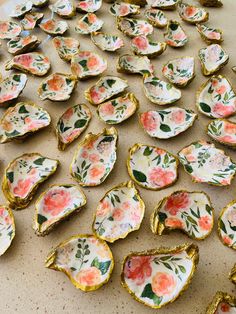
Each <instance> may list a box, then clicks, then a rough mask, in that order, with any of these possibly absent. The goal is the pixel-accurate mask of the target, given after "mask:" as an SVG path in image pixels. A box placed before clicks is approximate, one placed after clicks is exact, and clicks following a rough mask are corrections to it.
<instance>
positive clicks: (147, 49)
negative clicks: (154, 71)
mask: <svg viewBox="0 0 236 314" xmlns="http://www.w3.org/2000/svg"><path fill="white" fill-rule="evenodd" d="M166 46H167V45H166V43H165V42H154V41H152V40H151V39H149V38H148V37H146V36H143V35H140V36H135V37H134V38H133V39H132V40H131V49H132V51H133V53H134V54H136V55H138V56H147V57H148V58H155V57H157V56H159V55H161V54H162V53H163V52H164V51H165V50H166Z"/></svg>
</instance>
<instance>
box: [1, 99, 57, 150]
mask: <svg viewBox="0 0 236 314" xmlns="http://www.w3.org/2000/svg"><path fill="white" fill-rule="evenodd" d="M50 123H51V117H50V116H49V114H48V112H47V111H46V110H44V109H43V108H41V107H39V106H36V105H35V104H33V103H29V102H20V103H18V104H16V105H15V106H14V107H10V108H8V109H7V110H6V111H5V113H4V114H3V116H2V118H1V120H0V143H1V144H3V143H7V142H9V141H13V140H18V139H25V138H26V137H27V136H29V135H30V134H33V133H35V132H37V131H39V130H41V129H43V128H46V127H47V126H48V125H49V124H50Z"/></svg>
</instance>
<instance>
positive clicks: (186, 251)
mask: <svg viewBox="0 0 236 314" xmlns="http://www.w3.org/2000/svg"><path fill="white" fill-rule="evenodd" d="M198 260H199V254H198V247H197V246H196V245H194V244H184V245H182V246H178V247H174V248H166V247H161V248H159V249H153V250H149V251H144V252H132V253H130V254H129V255H128V256H126V257H125V259H124V262H123V265H122V273H121V283H122V286H123V287H124V288H126V290H127V291H128V292H129V293H130V294H131V296H132V297H133V298H134V299H135V300H136V301H138V302H140V303H142V304H144V305H147V306H149V307H151V308H154V309H159V308H161V307H163V306H165V305H166V304H168V303H172V302H174V301H175V300H176V299H177V298H178V297H179V296H180V295H181V294H182V293H183V291H184V290H186V289H187V288H188V286H189V284H190V282H191V280H192V277H193V275H194V273H195V270H196V267H197V264H198Z"/></svg>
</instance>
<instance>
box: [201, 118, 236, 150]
mask: <svg viewBox="0 0 236 314" xmlns="http://www.w3.org/2000/svg"><path fill="white" fill-rule="evenodd" d="M207 134H208V135H209V136H210V137H211V138H213V139H214V140H215V141H217V142H219V143H221V144H223V145H226V146H228V147H232V148H234V147H236V123H234V122H231V121H229V120H226V119H215V120H213V121H212V122H210V123H209V124H208V126H207Z"/></svg>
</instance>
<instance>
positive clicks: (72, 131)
mask: <svg viewBox="0 0 236 314" xmlns="http://www.w3.org/2000/svg"><path fill="white" fill-rule="evenodd" d="M91 117H92V114H91V112H90V110H89V108H88V107H87V106H86V105H85V104H79V105H75V106H73V107H70V108H68V109H67V110H66V111H65V112H64V113H63V114H62V116H61V117H60V118H59V120H58V122H57V126H56V134H57V139H58V148H59V149H60V150H65V149H66V147H67V146H68V145H69V144H71V143H72V142H73V141H74V140H75V139H77V138H78V137H79V136H80V134H81V133H82V132H83V131H84V130H85V129H86V128H87V127H88V124H89V122H90V120H91Z"/></svg>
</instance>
